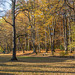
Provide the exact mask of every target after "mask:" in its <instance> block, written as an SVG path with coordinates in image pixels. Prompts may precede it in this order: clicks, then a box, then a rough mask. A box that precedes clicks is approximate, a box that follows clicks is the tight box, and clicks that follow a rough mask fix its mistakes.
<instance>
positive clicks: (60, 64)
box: [0, 52, 75, 75]
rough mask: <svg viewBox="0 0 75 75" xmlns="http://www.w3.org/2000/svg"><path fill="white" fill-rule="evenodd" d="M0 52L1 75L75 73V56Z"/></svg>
mask: <svg viewBox="0 0 75 75" xmlns="http://www.w3.org/2000/svg"><path fill="white" fill-rule="evenodd" d="M11 57H12V55H11V54H0V75H75V58H69V57H68V56H67V57H66V58H65V57H59V56H54V57H53V56H51V55H50V53H47V54H45V55H44V56H43V53H38V54H37V55H36V54H33V53H32V52H30V53H29V52H28V53H24V54H23V53H21V52H20V53H17V59H18V61H11V60H10V59H11Z"/></svg>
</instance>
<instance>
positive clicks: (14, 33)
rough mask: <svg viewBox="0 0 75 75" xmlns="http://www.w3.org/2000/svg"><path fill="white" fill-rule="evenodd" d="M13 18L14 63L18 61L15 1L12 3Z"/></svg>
mask: <svg viewBox="0 0 75 75" xmlns="http://www.w3.org/2000/svg"><path fill="white" fill-rule="evenodd" d="M12 17H13V56H12V59H11V60H12V61H14V60H17V58H16V28H15V0H13V1H12Z"/></svg>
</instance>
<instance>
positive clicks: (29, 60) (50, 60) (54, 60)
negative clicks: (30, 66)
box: [18, 56, 73, 63]
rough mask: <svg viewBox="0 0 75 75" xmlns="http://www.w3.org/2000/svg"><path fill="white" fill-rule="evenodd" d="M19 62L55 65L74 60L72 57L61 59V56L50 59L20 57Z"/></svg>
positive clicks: (50, 57)
mask: <svg viewBox="0 0 75 75" xmlns="http://www.w3.org/2000/svg"><path fill="white" fill-rule="evenodd" d="M18 59H19V60H18V61H19V62H29V63H55V62H64V61H66V60H73V58H70V57H59V56H49V57H25V56H21V57H18Z"/></svg>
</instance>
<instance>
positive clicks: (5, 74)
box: [0, 73, 14, 75]
mask: <svg viewBox="0 0 75 75" xmlns="http://www.w3.org/2000/svg"><path fill="white" fill-rule="evenodd" d="M0 75H14V74H10V73H0Z"/></svg>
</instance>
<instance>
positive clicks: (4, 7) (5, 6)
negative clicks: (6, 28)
mask: <svg viewBox="0 0 75 75" xmlns="http://www.w3.org/2000/svg"><path fill="white" fill-rule="evenodd" d="M3 1H6V2H4V3H3ZM10 4H11V0H0V16H3V15H4V14H5V12H6V11H8V10H9V9H10V8H11V5H10Z"/></svg>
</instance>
